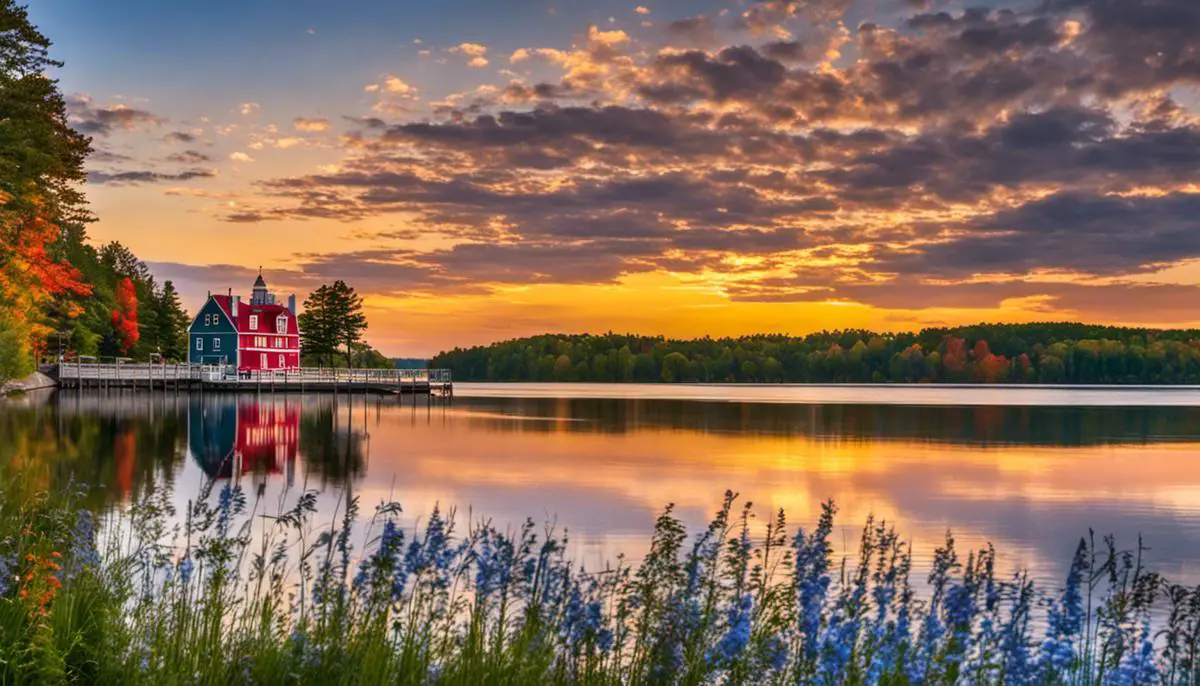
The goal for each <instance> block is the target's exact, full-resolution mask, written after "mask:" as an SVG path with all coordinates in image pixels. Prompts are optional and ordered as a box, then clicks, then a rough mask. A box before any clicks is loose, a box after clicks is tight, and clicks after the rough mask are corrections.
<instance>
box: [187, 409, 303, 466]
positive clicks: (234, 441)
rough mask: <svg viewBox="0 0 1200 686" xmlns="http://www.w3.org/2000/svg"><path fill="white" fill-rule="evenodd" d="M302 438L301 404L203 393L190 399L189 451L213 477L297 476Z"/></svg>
mask: <svg viewBox="0 0 1200 686" xmlns="http://www.w3.org/2000/svg"><path fill="white" fill-rule="evenodd" d="M299 438H300V400H299V398H293V397H288V396H283V397H282V398H279V399H270V400H245V399H242V400H239V399H238V398H237V397H235V396H221V395H213V394H197V395H193V396H191V397H190V398H189V399H188V449H189V451H190V452H191V454H192V459H194V460H195V461H196V463H197V464H199V465H200V468H201V469H202V470H204V473H205V474H207V475H208V476H209V477H210V478H213V479H227V478H237V477H239V476H241V475H242V474H243V473H246V472H252V473H256V474H279V473H280V472H282V471H284V470H285V469H286V471H287V480H288V484H289V485H290V484H291V483H292V481H293V479H294V476H295V464H296V452H297V446H298V445H299Z"/></svg>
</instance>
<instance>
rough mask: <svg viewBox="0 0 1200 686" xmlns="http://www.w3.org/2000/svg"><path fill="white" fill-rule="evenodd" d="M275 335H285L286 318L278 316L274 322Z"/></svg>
mask: <svg viewBox="0 0 1200 686" xmlns="http://www.w3.org/2000/svg"><path fill="white" fill-rule="evenodd" d="M275 333H287V317H284V316H280V317H279V318H278V319H276V320H275Z"/></svg>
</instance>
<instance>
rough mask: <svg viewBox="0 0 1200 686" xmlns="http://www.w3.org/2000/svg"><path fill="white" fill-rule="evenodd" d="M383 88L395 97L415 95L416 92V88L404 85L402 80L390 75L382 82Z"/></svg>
mask: <svg viewBox="0 0 1200 686" xmlns="http://www.w3.org/2000/svg"><path fill="white" fill-rule="evenodd" d="M383 87H384V89H385V90H387V92H389V93H395V94H396V95H415V94H416V92H417V89H416V88H414V87H412V86H411V85H409V84H407V83H405V82H404V80H403V79H401V78H399V77H397V76H391V75H389V76H388V77H387V78H386V79H384V80H383Z"/></svg>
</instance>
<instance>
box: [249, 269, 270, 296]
mask: <svg viewBox="0 0 1200 686" xmlns="http://www.w3.org/2000/svg"><path fill="white" fill-rule="evenodd" d="M250 304H251V305H268V304H270V294H268V293H267V282H266V281H263V276H262V267H259V268H258V278H257V279H255V280H254V290H253V291H252V292H251V293H250Z"/></svg>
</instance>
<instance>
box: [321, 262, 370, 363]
mask: <svg viewBox="0 0 1200 686" xmlns="http://www.w3.org/2000/svg"><path fill="white" fill-rule="evenodd" d="M329 302H330V307H331V310H332V313H333V321H334V322H335V331H336V332H337V334H336V335H337V338H336V340H337V344H338V345H342V346H345V350H346V366H347V367H353V366H354V360H353V354H354V347H355V346H356V345H358V344H359V343H361V342H362V340H363V332H364V331H366V330H367V316H366V315H365V314H363V311H362V303H363V299H362V296H361V295H359V294H358V292H357V291H355V290H354V289H353V288H351V287H350V286H347V285H346V282H345V281H342V280H340V279H339V280H337V281H334V282H333V286H332V287H331V288H330V289H329Z"/></svg>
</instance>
